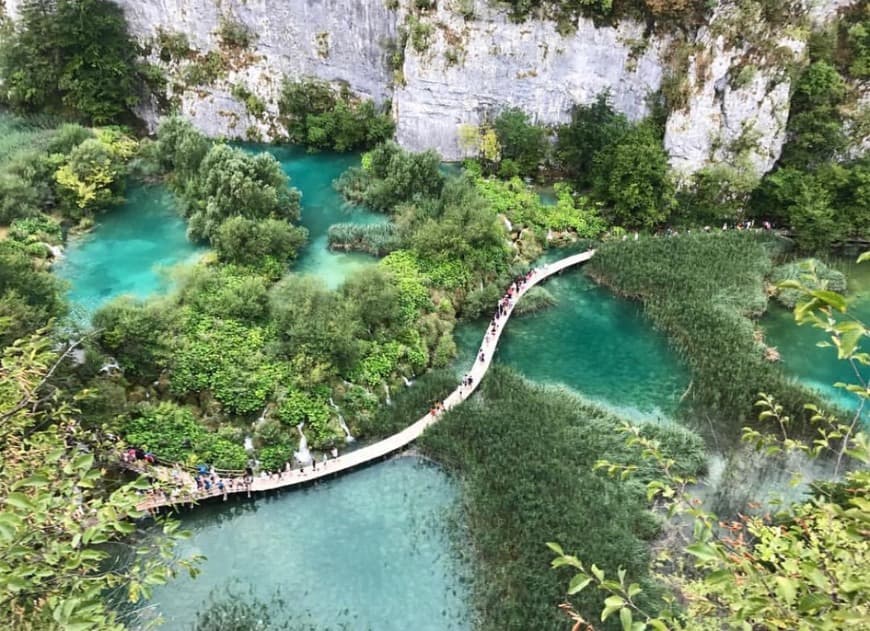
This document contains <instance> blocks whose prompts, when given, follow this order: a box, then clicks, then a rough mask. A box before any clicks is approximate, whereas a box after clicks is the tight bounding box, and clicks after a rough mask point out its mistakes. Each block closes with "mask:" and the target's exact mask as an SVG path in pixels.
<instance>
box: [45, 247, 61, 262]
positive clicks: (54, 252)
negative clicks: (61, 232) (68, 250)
mask: <svg viewBox="0 0 870 631" xmlns="http://www.w3.org/2000/svg"><path fill="white" fill-rule="evenodd" d="M45 247H47V248H48V251H49V252H51V258H53V259H54V260H55V261H59V260H60V259H62V258H63V246H60V245H49V244H48V243H46V244H45Z"/></svg>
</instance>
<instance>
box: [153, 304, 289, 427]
mask: <svg viewBox="0 0 870 631" xmlns="http://www.w3.org/2000/svg"><path fill="white" fill-rule="evenodd" d="M265 341H266V333H265V331H263V329H262V328H260V327H256V326H252V327H247V326H245V325H243V324H242V323H240V322H237V321H234V320H230V319H217V318H211V317H206V316H199V317H192V318H190V319H189V321H188V322H186V323H185V327H184V332H183V335H182V337H181V340H180V343H179V347H178V348H177V349H176V350H175V352H174V353H173V355H172V364H171V366H172V373H171V378H170V385H171V388H172V391H173V393H175V394H178V395H184V394H187V393H200V392H202V391H206V390H207V391H209V392H211V394H212V395H213V396H214V398H215V399H216V400H217V401H219V402H220V403H221V404H222V406H223V408H224V409H225V410H226V411H227V412H229V413H230V414H251V413H253V412H256V411H258V410H261V409H263V406H264V405H265V404H266V401H267V400H268V399H269V398H270V397H271V396H272V395H273V394H274V393H275V390H276V388H277V387H278V384H280V383H281V382H282V381H283V380H284V379H285V378H286V376H287V372H288V369H287V366H286V365H283V364H281V363H280V362H277V361H274V360H270V359H269V358H267V357H266V356H265V353H264V346H265Z"/></svg>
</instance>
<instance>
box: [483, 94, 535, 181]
mask: <svg viewBox="0 0 870 631" xmlns="http://www.w3.org/2000/svg"><path fill="white" fill-rule="evenodd" d="M493 128H494V129H495V133H496V134H497V135H498V141H499V143H500V144H501V157H502V160H512V161H513V162H514V163H515V164H516V166H517V168H518V170H519V174H520V175H525V176H534V175H537V172H538V165H539V164H541V163H542V162H543V161H544V159H545V157H546V152H547V130H546V129H544V128H543V127H539V126H538V125H535V124H534V123H532V122H531V121H529V116H528V114H526V113H525V112H523V111H522V110H521V109H519V108H515V107H512V108H509V109H506V110H504V111H503V112H501V113H500V114H499V115H498V116H497V117H496V118H495V120H494V121H493Z"/></svg>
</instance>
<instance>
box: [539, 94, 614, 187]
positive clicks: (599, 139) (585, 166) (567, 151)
mask: <svg viewBox="0 0 870 631" xmlns="http://www.w3.org/2000/svg"><path fill="white" fill-rule="evenodd" d="M609 99H610V97H609V95H608V93H607V92H604V93H602V94H599V95H598V98H596V99H595V101H594V102H593V103H590V104H589V105H577V106H575V107H574V109H573V111H572V112H571V122H570V123H568V124H567V125H563V126H561V127H559V130H558V141H557V143H556V157H557V159H558V161H559V163H560V164H561V166H562V168H563V169H564V170H565V172H566V173H567V174H568V175H569V176H570V177H571V178H572V179H573V180H574V182H575V184H576V185H577V186H578V187H580V188H586V187H588V186H589V185H590V184H591V183H592V171H593V166H594V160H595V155H596V154H597V153H598V152H599V151H601V150H602V149H605V148H606V147H609V146H610V145H613V144H615V143H616V142H617V141H618V140H619V139H620V138H622V136H623V135H625V133H626V132H627V131H628V129H629V128H630V126H631V124H630V123H629V122H628V119H627V118H625V116H623V115H622V114H617V113H616V112H614V111H613V107H612V106H611V105H610V100H609Z"/></svg>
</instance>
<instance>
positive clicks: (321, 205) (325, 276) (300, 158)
mask: <svg viewBox="0 0 870 631" xmlns="http://www.w3.org/2000/svg"><path fill="white" fill-rule="evenodd" d="M245 147H246V148H248V149H249V150H251V151H264V150H265V151H268V152H269V153H271V154H272V155H273V156H275V158H277V160H278V161H279V162H280V163H281V167H282V168H283V169H284V172H285V173H286V174H287V175H289V176H290V183H291V185H293V186H295V187H296V188H298V189H299V190H300V191H302V219H301V223H302V225H303V226H305V227H306V228H308V237H309V243H308V245H307V246H306V248H305V249H304V250H303V251H302V253H301V254H300V256H299V259H298V260H297V261H296V262H295V263H294V265H293V271H295V272H299V273H302V274H314V275H316V276H318V277H319V278H321V279H322V280H323V281H324V283H325V284H326V285H327V286H328V287H330V288H335V287H338V286H339V285H340V284H341V283H342V282H343V281H344V279H345V278H347V277H348V275H350V274H352V273H353V272H355V271H356V270H358V269H361V268H364V267H367V266H369V265H372V264H374V263H375V259H374V258H372V257H371V256H368V255H366V254H361V253H357V252H352V253H346V252H331V251H330V250H329V248H328V247H327V231H328V230H329V226H331V225H332V224H334V223H345V222H350V223H358V224H371V223H384V222H386V221H387V217H386V216H385V215H383V214H380V213H373V212H370V211H367V210H365V209H362V208H359V207H355V206H350V205H348V204H346V203H345V202H344V200H343V199H342V197H341V195H340V194H339V193H338V192H337V191H336V190H335V189H334V188H333V186H332V183H333V181H334V180H335V179H336V178H338V176H340V175H341V174H342V173H344V171H346V170H347V169H348V168H350V167H352V166H358V165H359V162H360V157H359V154H355V153H353V154H338V153H330V152H323V153H306V152H305V150H304V149H300V148H299V147H275V146H267V145H245Z"/></svg>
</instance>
